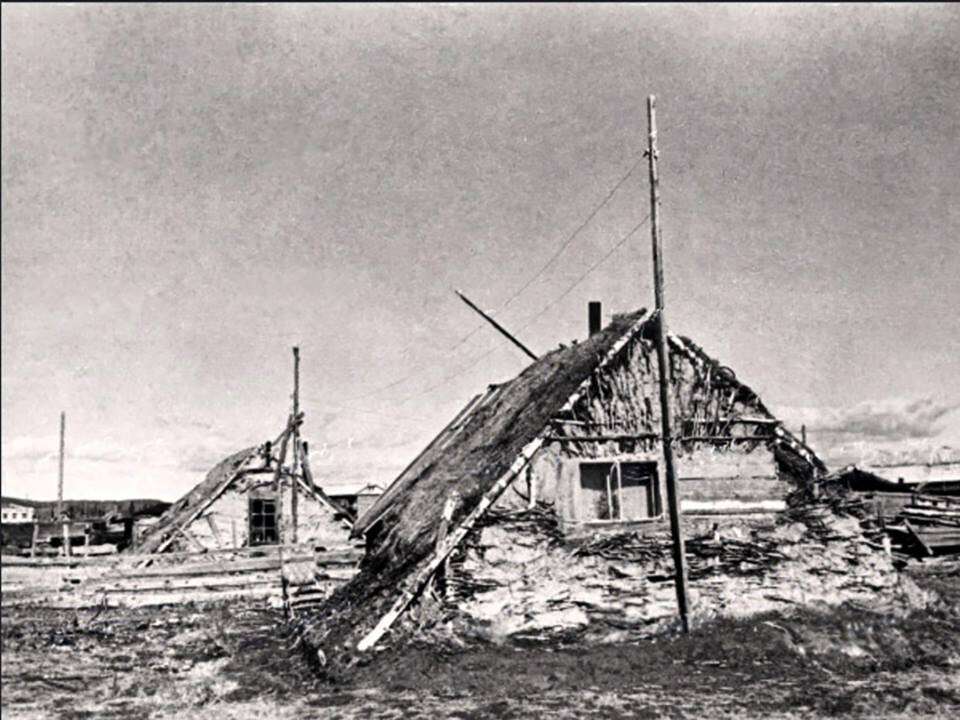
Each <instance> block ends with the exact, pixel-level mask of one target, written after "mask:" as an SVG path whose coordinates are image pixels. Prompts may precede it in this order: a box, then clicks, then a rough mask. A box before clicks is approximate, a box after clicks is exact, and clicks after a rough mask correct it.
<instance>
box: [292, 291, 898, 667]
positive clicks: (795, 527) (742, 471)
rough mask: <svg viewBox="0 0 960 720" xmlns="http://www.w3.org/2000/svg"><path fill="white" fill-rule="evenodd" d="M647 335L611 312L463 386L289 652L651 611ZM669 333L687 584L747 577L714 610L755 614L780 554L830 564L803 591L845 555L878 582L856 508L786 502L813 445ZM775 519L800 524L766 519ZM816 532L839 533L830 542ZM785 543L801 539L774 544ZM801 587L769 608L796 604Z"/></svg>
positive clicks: (660, 604) (626, 622) (351, 649)
mask: <svg viewBox="0 0 960 720" xmlns="http://www.w3.org/2000/svg"><path fill="white" fill-rule="evenodd" d="M656 332H658V327H657V319H656V316H650V315H648V314H647V313H646V312H645V311H642V310H641V311H638V312H635V313H632V314H625V315H619V316H616V317H614V319H613V322H612V323H611V324H610V325H609V326H608V327H607V328H605V329H603V330H599V331H597V332H595V333H592V334H591V336H590V337H589V338H588V339H587V340H586V341H584V342H580V343H576V344H574V345H573V346H571V347H562V348H561V349H559V350H555V351H553V352H551V353H549V354H548V355H545V356H543V357H541V358H540V359H539V360H537V361H536V362H534V363H533V364H531V365H530V366H529V367H527V368H526V369H525V370H524V371H523V372H522V373H521V374H520V375H519V376H517V377H516V378H514V379H512V380H510V381H509V382H506V383H503V384H500V385H491V386H490V387H489V388H488V389H487V391H486V392H485V393H483V394H481V395H478V396H476V397H474V398H473V399H472V400H471V401H470V402H469V403H468V404H467V406H466V407H465V408H464V409H463V410H462V411H461V412H460V413H459V414H458V415H457V416H456V417H455V418H454V419H453V421H452V422H451V423H450V424H449V425H447V427H445V428H444V429H443V430H442V431H441V433H440V434H439V435H438V436H437V437H436V438H435V439H434V440H433V441H432V442H431V443H430V444H429V445H428V446H427V448H426V449H425V450H424V451H423V452H422V453H421V454H420V455H419V456H418V457H416V458H415V459H414V460H413V462H412V463H411V464H410V465H409V466H408V467H407V468H406V469H405V470H404V471H403V472H402V473H401V474H400V475H399V477H398V478H397V479H396V480H395V481H394V483H393V484H392V485H390V487H388V488H387V490H386V491H385V492H384V493H383V494H382V495H381V496H380V498H379V499H378V500H377V502H376V503H374V505H373V506H372V507H371V508H370V509H369V510H368V511H367V512H366V513H364V514H363V515H362V516H361V517H360V518H358V520H357V522H356V523H355V525H354V531H353V532H354V534H355V535H362V536H364V537H365V540H366V547H367V552H366V556H365V558H364V560H363V562H362V564H361V571H360V573H359V575H358V576H357V577H356V578H354V579H353V580H352V581H351V582H350V583H348V584H347V585H345V586H344V587H341V588H339V589H338V590H337V591H335V592H334V594H333V595H332V596H331V598H330V599H329V600H328V601H327V602H326V604H325V605H324V606H323V607H322V608H320V610H319V611H317V612H315V613H312V614H311V615H310V616H308V617H303V618H300V619H298V621H297V622H298V625H299V627H300V631H301V637H302V638H303V640H304V642H305V645H306V647H308V648H309V649H310V650H315V651H316V653H317V657H318V658H319V659H320V660H321V662H326V661H330V660H332V658H334V657H337V658H338V662H340V663H345V664H349V663H350V662H351V657H354V653H355V652H356V651H358V650H359V651H363V650H367V649H370V648H371V647H374V646H376V645H377V643H379V642H380V641H381V639H382V638H384V636H385V635H386V633H387V632H388V631H390V630H391V627H392V626H393V625H394V624H395V623H396V622H397V621H398V619H399V618H401V616H403V617H404V618H405V621H406V624H404V623H401V625H403V630H409V629H411V628H415V627H416V628H419V629H420V630H422V629H423V628H424V627H427V626H429V625H430V624H431V623H432V624H433V625H434V626H436V625H437V624H438V622H439V619H440V618H446V620H445V621H444V622H446V621H449V622H446V624H447V626H448V627H453V626H454V625H456V626H457V627H459V628H460V629H461V630H462V632H461V636H463V635H469V634H471V633H474V634H476V635H477V636H485V637H487V638H491V637H493V638H500V639H503V638H510V639H521V638H523V637H530V636H531V634H532V635H536V636H537V637H545V636H547V635H549V634H550V632H552V631H555V630H561V631H564V632H566V631H576V632H577V633H579V634H580V636H581V637H585V638H588V637H593V638H594V639H599V638H607V639H611V638H613V637H622V631H629V633H631V636H634V635H635V634H637V633H640V634H643V633H648V632H651V631H653V630H655V629H656V628H657V627H660V628H662V627H663V624H664V623H668V622H670V621H671V620H672V618H673V617H674V615H675V600H674V597H673V576H672V573H673V571H672V564H671V561H670V551H669V539H668V537H665V534H666V533H667V530H668V521H667V519H666V514H665V512H664V497H665V490H664V472H663V467H662V460H661V457H662V451H661V448H660V433H659V427H660V418H659V405H658V402H657V398H658V388H659V384H658V383H659V380H658V377H659V374H658V370H657V367H656V361H655V353H654V339H655V337H656ZM669 345H670V351H671V366H670V372H669V378H668V381H669V396H670V402H671V403H672V405H673V407H674V408H675V413H674V415H673V424H674V426H673V428H672V431H673V435H674V453H675V457H676V463H675V465H676V468H677V476H678V493H679V497H680V500H681V503H682V510H683V515H684V518H683V523H684V533H685V535H686V536H688V537H690V536H694V537H695V538H701V540H691V541H690V542H688V549H690V550H691V578H692V579H697V578H702V577H706V576H709V575H711V574H715V573H716V572H725V571H729V572H732V573H733V574H739V575H740V576H741V577H745V576H752V577H753V578H754V579H753V580H752V581H751V582H753V585H749V586H748V585H747V584H743V583H741V584H740V585H737V584H735V583H734V584H731V585H730V586H729V587H728V588H727V592H726V596H725V598H726V599H725V600H722V601H720V603H719V605H720V606H722V605H723V604H724V602H729V603H736V602H739V601H740V600H741V599H742V598H744V597H748V596H749V597H752V598H754V599H755V600H758V602H757V603H755V604H754V607H755V608H758V609H763V607H770V606H771V603H775V602H777V600H770V599H769V597H768V596H770V595H771V593H770V589H769V587H770V585H769V583H768V582H767V581H766V580H765V577H766V571H765V569H764V568H765V567H766V566H767V565H770V564H776V563H777V562H778V561H780V560H786V559H788V558H790V557H793V558H794V559H796V560H797V561H798V562H799V563H801V564H802V563H804V562H808V561H810V560H811V559H813V561H815V562H819V563H820V564H821V565H824V564H827V565H830V566H831V567H829V568H827V569H825V570H823V568H821V569H822V570H823V572H821V573H820V575H821V576H824V577H826V576H828V575H829V574H830V573H831V572H832V573H834V575H835V576H836V577H835V579H834V580H831V581H830V582H826V581H825V582H823V583H821V584H820V586H818V587H819V592H820V594H821V595H822V596H823V598H829V597H830V596H831V594H833V593H834V592H835V590H836V587H837V586H838V585H841V584H843V583H845V582H846V581H847V580H848V579H849V578H848V577H847V574H846V570H847V568H848V566H849V565H851V564H854V565H857V566H859V567H860V568H861V569H862V570H863V571H864V572H867V571H869V572H872V573H873V575H874V577H872V579H871V580H870V581H869V583H872V586H871V585H869V583H868V585H866V586H864V587H867V586H869V587H870V589H869V592H873V591H874V590H876V589H878V588H880V587H881V586H883V587H888V586H889V585H890V584H891V582H892V581H891V580H890V578H889V577H888V576H884V575H883V572H882V571H883V569H885V568H887V567H888V566H889V562H887V563H886V564H884V560H883V559H878V558H877V557H876V555H877V553H876V552H875V551H874V550H872V549H870V548H865V547H864V546H862V545H861V544H860V543H859V534H858V530H857V523H856V521H855V520H850V521H849V522H843V521H841V522H839V523H833V522H832V520H833V518H832V516H830V513H829V511H828V510H827V511H826V512H823V510H824V509H823V508H819V509H816V510H812V509H810V508H809V507H807V508H795V507H789V506H788V504H789V505H793V504H795V503H794V502H790V501H791V498H794V499H795V498H797V497H802V498H803V499H804V501H805V502H807V503H808V504H809V503H814V504H815V502H814V500H813V494H814V493H812V491H811V490H810V488H812V487H813V486H814V481H815V480H816V479H817V478H818V477H819V476H821V475H822V474H824V473H825V467H824V465H823V463H822V462H821V461H820V459H819V458H818V457H817V456H816V454H815V453H814V452H813V451H812V450H811V449H810V448H809V447H807V446H806V445H805V444H804V443H803V442H801V441H800V440H799V439H797V438H796V437H795V436H794V435H793V434H791V433H790V432H789V431H787V430H786V429H785V428H784V427H783V426H782V424H781V423H780V422H779V421H778V420H777V419H776V418H775V417H774V416H773V415H772V413H770V412H769V410H767V408H766V407H765V406H764V404H763V402H762V401H761V400H760V398H759V397H758V396H757V394H756V393H754V392H753V391H752V390H751V389H750V388H749V387H747V386H746V385H744V384H743V383H742V382H740V381H739V380H738V379H737V377H736V375H735V374H734V372H733V371H732V370H730V369H729V368H726V367H724V366H722V365H720V364H719V363H718V362H717V361H715V360H714V359H712V358H711V357H709V356H708V355H707V354H706V353H705V352H704V351H703V350H702V349H701V348H700V347H698V346H697V345H696V344H695V343H693V342H692V341H690V340H689V339H687V338H683V337H677V336H670V337H669ZM787 516H791V517H793V519H794V520H798V521H799V522H793V523H792V525H791V524H789V523H788V525H787V526H786V529H784V526H783V525H782V523H781V524H780V525H777V520H778V519H780V520H782V519H783V518H784V517H787ZM764 530H765V531H768V535H767V536H766V537H765V539H763V538H760V536H759V535H758V533H759V532H761V531H764ZM808 530H809V531H810V532H809V533H808ZM770 533H772V534H770ZM703 538H705V539H703ZM824 538H846V539H848V540H849V541H850V542H849V544H848V545H844V546H843V547H842V548H839V549H836V552H834V553H833V554H831V552H828V551H827V550H825V549H824V548H822V547H820V544H822V541H824ZM798 543H799V544H803V543H813V544H814V545H816V547H814V548H812V549H811V548H805V549H802V550H796V549H795V550H794V551H793V555H792V556H791V553H790V552H789V551H785V550H783V547H784V546H785V545H788V544H798ZM798 547H799V545H798ZM837 553H839V554H837ZM865 554H869V555H871V556H872V557H871V558H866V557H863V556H864V555H865ZM881 566H883V568H881ZM874 571H876V572H874ZM790 572H791V573H794V575H796V568H795V567H794V568H793V569H791V570H790ZM797 577H799V576H797ZM794 579H795V580H796V577H795V578H794ZM807 580H808V578H807V577H803V578H802V579H801V580H799V581H797V582H794V583H793V586H792V587H793V589H792V591H791V592H793V593H794V596H793V597H794V600H791V599H789V598H788V599H786V600H784V601H786V602H793V601H796V602H800V601H801V600H800V599H798V598H804V597H815V596H816V595H817V592H818V590H817V589H816V587H817V586H816V583H812V584H811V583H807V582H806V581H807ZM805 584H806V585H807V587H808V588H809V594H808V595H805V594H804V593H808V590H807V589H804V587H803V586H804V585H805ZM750 593H752V595H751V594H750ZM798 593H799V594H798ZM763 598H766V599H763ZM780 599H782V598H780ZM764 602H765V603H766V606H763V603H764ZM698 607H700V608H703V607H705V604H704V603H699V605H698V602H697V601H696V600H695V601H694V609H695V610H697V608H698ZM713 607H714V609H716V608H717V607H718V604H717V603H714V604H713ZM600 626H602V629H603V632H600V633H595V632H593V630H594V629H597V628H599V627H600ZM611 629H614V631H613V633H612V634H611V632H610V631H611ZM548 631H549V632H548ZM393 632H394V636H398V635H402V632H401V631H400V629H398V628H394V630H393ZM591 633H593V634H592V635H591ZM618 633H619V634H618Z"/></svg>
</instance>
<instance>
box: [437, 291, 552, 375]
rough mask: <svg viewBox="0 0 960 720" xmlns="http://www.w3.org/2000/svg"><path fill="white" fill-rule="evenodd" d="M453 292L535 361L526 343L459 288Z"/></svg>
mask: <svg viewBox="0 0 960 720" xmlns="http://www.w3.org/2000/svg"><path fill="white" fill-rule="evenodd" d="M454 292H455V293H456V294H457V295H458V296H459V297H460V299H461V300H463V301H464V302H465V303H466V304H467V305H468V306H469V307H470V308H471V309H472V310H473V311H474V312H476V313H477V314H478V315H479V316H480V317H482V318H483V319H484V320H486V321H487V322H488V323H490V324H491V325H493V327H494V328H495V329H496V330H497V332H499V333H500V334H501V335H503V336H504V337H505V338H506V339H507V340H509V341H510V342H512V343H513V344H514V345H516V346H517V347H518V348H520V351H521V352H522V353H524V354H525V355H526V356H527V357H528V358H530V359H531V360H533V361H534V362H536V361H537V359H538V358H537V356H536V355H535V354H534V352H533V351H532V350H531V349H530V348H528V347H527V346H526V345H524V344H523V343H522V342H520V341H519V340H517V339H516V338H515V337H514V336H513V335H512V334H511V333H510V332H509V331H508V330H507V329H506V328H505V327H503V325H501V324H500V323H498V322H497V321H496V320H494V319H493V318H492V317H490V316H489V315H487V314H486V313H485V312H484V311H483V310H481V309H480V308H479V307H477V306H476V305H475V304H474V303H473V301H472V300H470V298H468V297H467V296H466V295H464V294H463V293H462V292H460V291H459V290H454Z"/></svg>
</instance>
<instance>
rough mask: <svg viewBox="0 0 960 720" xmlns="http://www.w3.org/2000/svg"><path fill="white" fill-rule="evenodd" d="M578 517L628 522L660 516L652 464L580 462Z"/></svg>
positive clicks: (657, 490)
mask: <svg viewBox="0 0 960 720" xmlns="http://www.w3.org/2000/svg"><path fill="white" fill-rule="evenodd" d="M580 499H581V502H580V516H581V517H580V519H581V520H588V521H589V520H608V521H629V520H643V519H646V518H652V517H656V516H658V515H660V513H661V510H660V491H659V483H658V481H657V464H656V463H638V462H598V463H581V464H580Z"/></svg>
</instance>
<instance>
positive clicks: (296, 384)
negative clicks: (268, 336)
mask: <svg viewBox="0 0 960 720" xmlns="http://www.w3.org/2000/svg"><path fill="white" fill-rule="evenodd" d="M299 416H300V348H298V347H294V348H293V417H294V418H296V417H299ZM299 460H300V426H299V425H298V424H297V423H294V425H293V459H292V461H291V463H290V472H291V474H292V475H293V477H292V478H291V483H290V521H291V523H292V525H293V527H292V528H291V532H290V535H291V537H290V539H291V542H292V543H293V544H294V545H296V544H297V527H298V524H299V515H298V510H299V508H298V505H299V496H300V493H299V492H298V490H297V472H298V464H299Z"/></svg>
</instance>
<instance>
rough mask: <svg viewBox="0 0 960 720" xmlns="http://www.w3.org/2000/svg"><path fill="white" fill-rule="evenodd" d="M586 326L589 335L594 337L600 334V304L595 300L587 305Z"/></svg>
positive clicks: (601, 324)
mask: <svg viewBox="0 0 960 720" xmlns="http://www.w3.org/2000/svg"><path fill="white" fill-rule="evenodd" d="M587 316H588V321H587V326H588V330H589V332H590V335H591V336H592V335H595V334H596V333H598V332H600V330H601V329H602V328H603V320H602V319H601V314H600V302H599V301H597V300H591V301H590V302H589V303H588V304H587Z"/></svg>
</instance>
